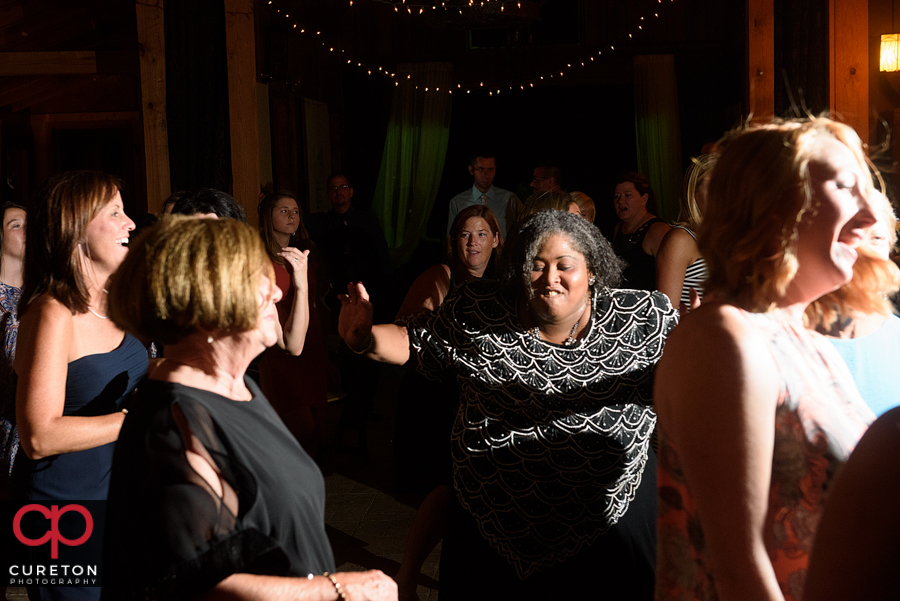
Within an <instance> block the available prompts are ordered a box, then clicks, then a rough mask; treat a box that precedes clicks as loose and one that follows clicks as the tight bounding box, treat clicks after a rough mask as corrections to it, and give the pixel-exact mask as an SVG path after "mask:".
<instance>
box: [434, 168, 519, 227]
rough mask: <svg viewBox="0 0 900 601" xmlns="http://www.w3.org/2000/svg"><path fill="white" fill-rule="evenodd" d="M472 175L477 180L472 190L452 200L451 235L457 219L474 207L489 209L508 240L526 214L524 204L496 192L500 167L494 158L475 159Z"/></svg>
mask: <svg viewBox="0 0 900 601" xmlns="http://www.w3.org/2000/svg"><path fill="white" fill-rule="evenodd" d="M469 173H470V174H471V175H472V178H473V179H474V180H475V181H474V184H473V185H472V188H471V189H469V190H466V191H465V192H460V193H459V194H457V195H456V196H454V197H453V198H451V199H450V211H449V213H448V215H447V235H448V236H449V235H450V226H451V225H453V220H454V219H456V215H457V214H458V213H459V212H460V211H461V210H463V209H464V208H466V207H470V206H472V205H481V204H483V205H487V206H488V208H489V209H490V210H491V211H493V212H494V215H495V216H496V217H497V224H498V225H499V226H500V233H501V234H503V237H504V238H505V237H506V231H507V228H509V229H512V228H515V226H516V223H517V221H518V219H519V214H520V211H521V210H522V201H520V200H519V197H518V196H516V195H515V194H513V193H512V192H510V191H509V190H503V189H501V188H496V187H494V186H493V185H492V184H493V182H494V175H495V174H496V173H497V164H496V162H495V161H494V157H493V156H486V157H485V156H480V155H473V156H472V158H471V160H470V161H469Z"/></svg>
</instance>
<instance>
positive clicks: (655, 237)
mask: <svg viewBox="0 0 900 601" xmlns="http://www.w3.org/2000/svg"><path fill="white" fill-rule="evenodd" d="M671 229H672V228H670V227H669V224H668V223H666V222H665V221H657V222H656V223H654V224H653V225H651V226H650V229H649V230H647V235H646V236H645V237H644V251H645V252H647V251H650V252H649V253H648V254H651V255H653V256H656V253H657V252H659V247H660V245H661V244H662V241H663V238H665V237H666V234H668V233H669V231H670V230H671ZM648 247H649V248H648Z"/></svg>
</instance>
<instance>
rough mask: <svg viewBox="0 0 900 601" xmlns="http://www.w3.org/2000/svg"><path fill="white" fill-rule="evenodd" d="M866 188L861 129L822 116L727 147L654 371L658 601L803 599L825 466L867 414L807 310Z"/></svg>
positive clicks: (834, 461) (762, 130)
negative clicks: (687, 282)
mask: <svg viewBox="0 0 900 601" xmlns="http://www.w3.org/2000/svg"><path fill="white" fill-rule="evenodd" d="M872 190H873V186H872V176H871V174H870V171H869V167H868V163H867V161H866V158H865V155H864V154H863V149H862V144H861V142H860V140H859V138H858V136H857V135H856V134H855V133H854V131H853V130H852V129H851V128H850V127H847V126H846V125H842V124H840V123H836V122H834V121H831V120H829V119H824V118H813V119H809V120H802V121H801V120H797V121H788V122H779V123H773V124H768V125H763V126H755V127H753V126H751V127H747V128H745V129H742V130H739V131H737V132H735V133H733V134H732V135H730V136H729V137H728V138H727V139H726V140H725V141H723V143H722V151H721V154H720V157H719V160H718V162H717V163H716V167H715V169H714V170H713V173H712V176H711V180H710V183H709V197H708V200H707V210H706V211H705V212H704V218H703V224H702V225H701V228H700V236H699V246H700V251H701V252H702V254H703V256H704V257H705V258H706V262H707V267H708V269H709V277H708V279H707V287H706V292H707V295H708V298H707V301H706V302H704V303H703V305H702V306H701V307H700V308H699V309H697V310H695V311H692V312H691V313H690V314H689V315H687V316H686V317H685V318H684V320H683V321H682V322H681V324H680V325H679V326H678V327H677V328H676V329H675V330H674V332H673V333H672V335H671V336H670V337H669V340H668V342H667V344H666V349H665V353H664V355H663V358H662V360H660V362H659V366H658V368H657V372H656V383H655V387H654V391H655V393H654V405H655V408H656V411H657V414H658V416H659V426H658V427H659V438H660V452H659V472H658V479H657V484H658V490H659V507H658V511H659V519H658V532H657V542H658V553H657V572H656V575H657V576H656V595H657V598H658V599H696V598H703V599H719V600H722V601H724V600H731V599H767V600H799V599H800V598H801V597H802V595H803V585H804V577H805V574H806V567H807V565H808V562H809V553H810V551H811V549H812V543H813V538H814V536H815V531H816V524H817V523H818V520H819V518H820V517H821V515H822V510H823V508H824V505H825V501H826V499H827V496H828V493H829V491H830V488H831V483H832V479H833V476H834V474H835V473H836V472H837V471H838V470H839V468H840V466H841V465H842V464H843V463H844V462H845V461H846V459H847V457H848V456H849V455H850V452H851V451H852V449H853V447H854V445H855V444H856V442H857V441H858V440H859V437H860V436H861V435H862V433H863V431H864V430H865V428H866V426H867V425H868V423H869V422H871V420H872V419H873V415H872V412H871V411H870V410H869V408H868V407H866V405H865V403H864V402H863V400H862V399H861V398H860V396H859V393H858V392H857V391H856V387H855V386H854V384H853V380H852V378H851V376H850V374H849V372H848V371H847V367H846V366H845V365H844V363H843V361H841V359H840V357H839V355H838V354H837V352H836V351H835V350H834V348H833V347H832V346H831V345H830V344H828V342H827V341H826V340H825V339H824V338H823V337H822V336H820V335H819V334H817V333H815V332H812V331H810V330H808V329H807V328H806V327H804V311H805V309H806V307H807V306H808V305H809V304H810V303H811V302H812V301H814V300H815V299H816V298H818V297H820V296H822V295H823V294H826V293H828V292H831V291H832V290H835V289H837V288H839V287H840V286H842V285H844V284H846V283H847V282H848V281H849V280H850V278H851V276H852V274H853V265H854V263H855V262H856V258H857V251H856V248H857V247H858V246H859V245H860V244H861V243H862V241H863V239H864V237H865V235H866V231H867V230H868V228H869V227H870V226H871V225H872V224H873V223H875V216H874V214H873V211H872V206H871V201H870V196H871V194H872ZM701 541H702V542H701Z"/></svg>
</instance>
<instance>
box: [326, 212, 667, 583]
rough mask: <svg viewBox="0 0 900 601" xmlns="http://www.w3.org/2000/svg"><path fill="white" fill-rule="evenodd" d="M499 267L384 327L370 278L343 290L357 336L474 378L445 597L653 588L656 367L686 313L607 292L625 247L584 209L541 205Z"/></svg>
mask: <svg viewBox="0 0 900 601" xmlns="http://www.w3.org/2000/svg"><path fill="white" fill-rule="evenodd" d="M502 265H503V267H502V268H501V272H500V281H499V282H470V283H469V284H467V285H466V286H462V287H460V288H459V289H458V292H457V293H456V294H453V295H451V296H450V297H449V298H447V299H445V300H444V303H443V304H442V305H441V306H440V307H439V308H438V309H437V310H436V311H434V312H430V313H425V314H422V315H420V316H418V317H415V318H412V319H410V320H409V321H408V323H407V325H406V326H402V325H399V324H382V325H375V326H373V325H372V305H371V303H370V302H369V297H368V293H367V292H366V290H365V287H364V286H362V285H361V284H357V285H350V286H348V295H345V296H343V297H342V299H341V302H342V309H341V316H340V333H341V336H342V337H343V338H344V340H345V341H346V342H347V344H348V345H349V347H350V348H351V349H354V350H355V351H356V352H358V353H364V354H366V355H367V356H369V357H370V358H372V359H376V360H379V361H384V362H388V363H395V364H403V363H405V362H406V361H407V360H408V359H409V358H410V355H411V354H414V355H415V356H416V357H417V359H418V365H419V369H420V371H422V372H423V373H425V374H427V375H429V376H430V377H439V376H441V375H444V374H446V373H451V374H455V375H456V378H457V380H458V381H459V383H460V384H461V386H462V389H463V393H462V396H461V398H460V410H459V412H458V414H457V418H456V422H455V424H454V426H453V432H452V435H451V454H452V458H453V480H454V487H455V489H456V494H455V495H454V497H453V502H452V503H451V506H450V508H449V513H448V521H447V527H446V530H445V535H444V542H443V544H442V548H441V568H440V570H441V599H442V600H444V601H448V600H453V599H472V598H482V599H542V600H543V599H562V598H583V597H584V598H587V597H595V596H597V594H598V592H599V591H602V594H603V595H604V596H607V597H609V598H610V599H635V600H646V599H651V598H652V597H653V570H654V563H655V559H654V557H655V521H656V502H655V494H656V488H655V480H654V477H653V476H654V473H655V472H654V470H655V464H656V461H655V456H654V454H653V451H652V449H651V448H650V436H651V434H652V433H653V428H654V425H655V423H656V416H655V414H654V412H653V409H652V408H651V405H650V397H651V379H652V375H651V374H652V371H653V365H654V364H655V363H656V361H657V360H658V358H659V357H660V355H661V354H662V348H663V344H664V342H665V337H666V334H667V332H668V331H669V330H670V329H671V328H672V327H673V326H674V325H675V319H676V313H675V311H674V310H673V309H672V307H671V305H670V303H669V302H668V300H667V299H665V298H664V297H663V295H662V294H660V293H650V292H644V291H635V290H611V289H610V288H611V287H613V286H615V285H617V284H618V283H619V278H620V272H621V261H620V260H619V259H618V258H617V257H616V256H615V254H614V253H613V252H612V249H611V248H610V247H609V243H608V242H606V240H605V239H604V238H603V237H602V236H597V235H596V229H595V228H594V226H592V225H591V224H589V223H588V222H587V221H585V220H584V219H582V218H581V217H579V216H577V215H572V214H568V213H564V212H562V211H543V212H541V213H538V214H536V215H534V216H532V217H531V218H530V219H529V220H528V221H526V222H525V223H524V224H523V225H522V226H521V227H520V229H519V231H518V232H517V234H516V235H515V236H514V237H513V239H512V240H511V242H510V243H509V245H508V246H507V248H505V249H504V253H503V262H502ZM423 402H428V400H427V399H423ZM473 574H477V575H478V577H477V578H473Z"/></svg>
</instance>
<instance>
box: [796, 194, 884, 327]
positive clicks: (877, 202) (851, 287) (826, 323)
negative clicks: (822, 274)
mask: <svg viewBox="0 0 900 601" xmlns="http://www.w3.org/2000/svg"><path fill="white" fill-rule="evenodd" d="M871 202H872V209H873V210H874V212H875V217H876V218H877V219H878V223H879V224H881V225H884V226H885V227H887V229H888V232H889V233H888V236H890V238H889V240H890V249H891V250H893V248H894V246H895V245H896V244H897V229H896V228H897V217H896V215H894V208H893V207H892V206H891V201H890V200H888V198H887V197H886V196H885V195H884V194H882V193H881V192H875V193H873V194H872V197H871ZM858 252H859V257H858V258H857V260H856V263H854V264H853V279H852V280H850V281H849V282H848V283H847V284H844V285H843V286H841V287H840V288H838V289H837V290H835V291H834V292H829V293H828V294H826V295H825V296H823V297H821V298H819V299H817V300H815V301H813V302H812V303H811V304H810V305H809V306H808V307H807V308H806V313H805V318H806V321H807V325H809V326H810V327H813V328H818V329H825V330H827V329H828V328H830V327H831V325H832V324H833V323H834V322H835V321H836V320H837V319H838V318H839V317H840V316H841V315H844V316H849V314H850V313H852V312H853V311H858V312H860V313H866V314H872V313H875V314H880V315H885V316H887V315H890V314H891V313H892V312H893V310H894V307H893V305H892V304H891V301H890V300H888V298H887V297H888V295H890V294H893V293H894V292H896V291H897V290H898V289H900V268H898V267H897V265H896V264H895V263H894V262H893V261H891V260H890V259H885V258H884V257H882V256H881V255H879V254H878V252H876V251H875V250H873V249H871V248H868V247H867V246H866V245H863V246H860V247H859V249H858Z"/></svg>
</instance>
